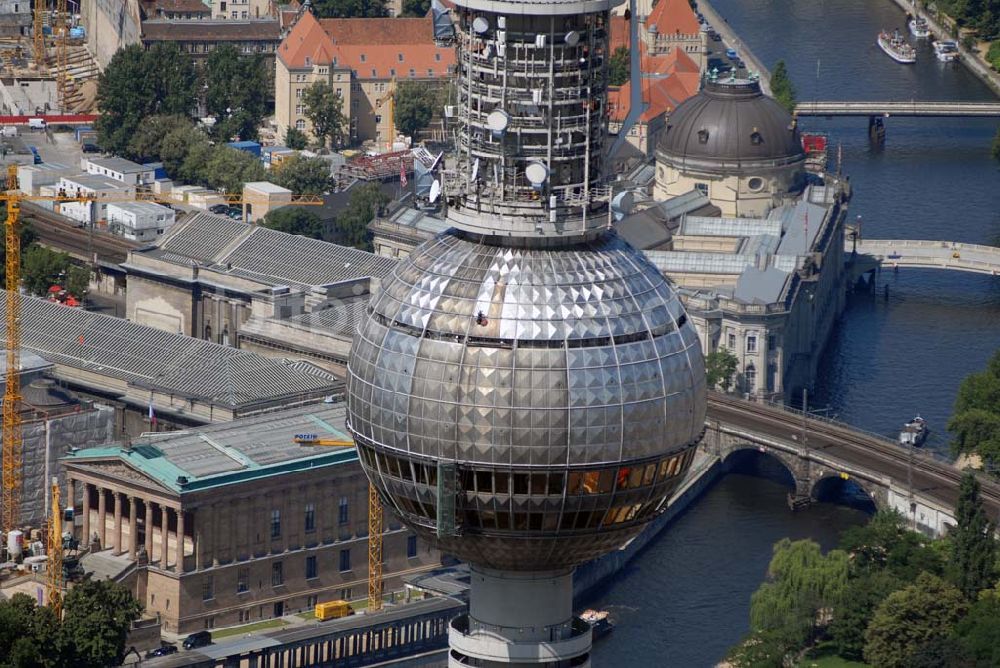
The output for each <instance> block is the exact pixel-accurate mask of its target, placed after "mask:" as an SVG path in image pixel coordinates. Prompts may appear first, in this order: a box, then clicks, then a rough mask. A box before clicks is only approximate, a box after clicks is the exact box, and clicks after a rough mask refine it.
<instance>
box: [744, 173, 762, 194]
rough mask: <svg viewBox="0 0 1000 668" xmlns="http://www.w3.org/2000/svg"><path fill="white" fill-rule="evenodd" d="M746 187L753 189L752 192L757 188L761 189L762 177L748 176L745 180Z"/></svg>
mask: <svg viewBox="0 0 1000 668" xmlns="http://www.w3.org/2000/svg"><path fill="white" fill-rule="evenodd" d="M747 188H749V189H750V190H753V191H754V192H756V191H758V190H763V188H764V179H762V178H760V177H759V176H752V177H750V179H749V180H748V181H747Z"/></svg>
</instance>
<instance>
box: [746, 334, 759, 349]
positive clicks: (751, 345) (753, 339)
mask: <svg viewBox="0 0 1000 668" xmlns="http://www.w3.org/2000/svg"><path fill="white" fill-rule="evenodd" d="M747 352H748V353H755V352H757V335H756V334H750V335H748V336H747Z"/></svg>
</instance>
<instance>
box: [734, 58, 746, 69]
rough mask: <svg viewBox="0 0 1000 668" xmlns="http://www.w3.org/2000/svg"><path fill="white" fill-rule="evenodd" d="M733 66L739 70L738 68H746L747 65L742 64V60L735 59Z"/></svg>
mask: <svg viewBox="0 0 1000 668" xmlns="http://www.w3.org/2000/svg"><path fill="white" fill-rule="evenodd" d="M733 65H734V66H735V67H737V68H740V67H746V66H747V64H746V63H744V62H743V60H742V59H740V58H736V59H735V60H733Z"/></svg>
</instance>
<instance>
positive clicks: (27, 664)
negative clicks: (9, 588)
mask: <svg viewBox="0 0 1000 668" xmlns="http://www.w3.org/2000/svg"><path fill="white" fill-rule="evenodd" d="M61 650H62V642H61V640H60V638H59V622H58V620H56V617H55V615H54V614H53V613H52V611H51V610H50V609H49V608H44V607H40V606H37V605H35V601H34V599H32V598H31V597H30V596H27V595H25V594H21V593H17V594H14V595H13V596H11V598H9V599H0V666H2V667H3V668H59V667H60V666H62V665H65V664H64V662H63V657H62V655H61V654H62V652H61Z"/></svg>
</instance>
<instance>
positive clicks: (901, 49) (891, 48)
mask: <svg viewBox="0 0 1000 668" xmlns="http://www.w3.org/2000/svg"><path fill="white" fill-rule="evenodd" d="M878 45H879V48H880V49H882V50H883V51H885V53H886V55H887V56H889V57H890V58H892V59H893V60H895V61H896V62H897V63H903V64H904V65H910V64H912V63H915V62H917V50H916V49H914V48H913V47H912V46H910V45H909V44H908V43H907V41H906V40H905V39H903V36H902V35H901V34H899V31H898V30H893V31H892V32H889V31H888V30H883V31H882V32H880V33H879V34H878Z"/></svg>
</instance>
